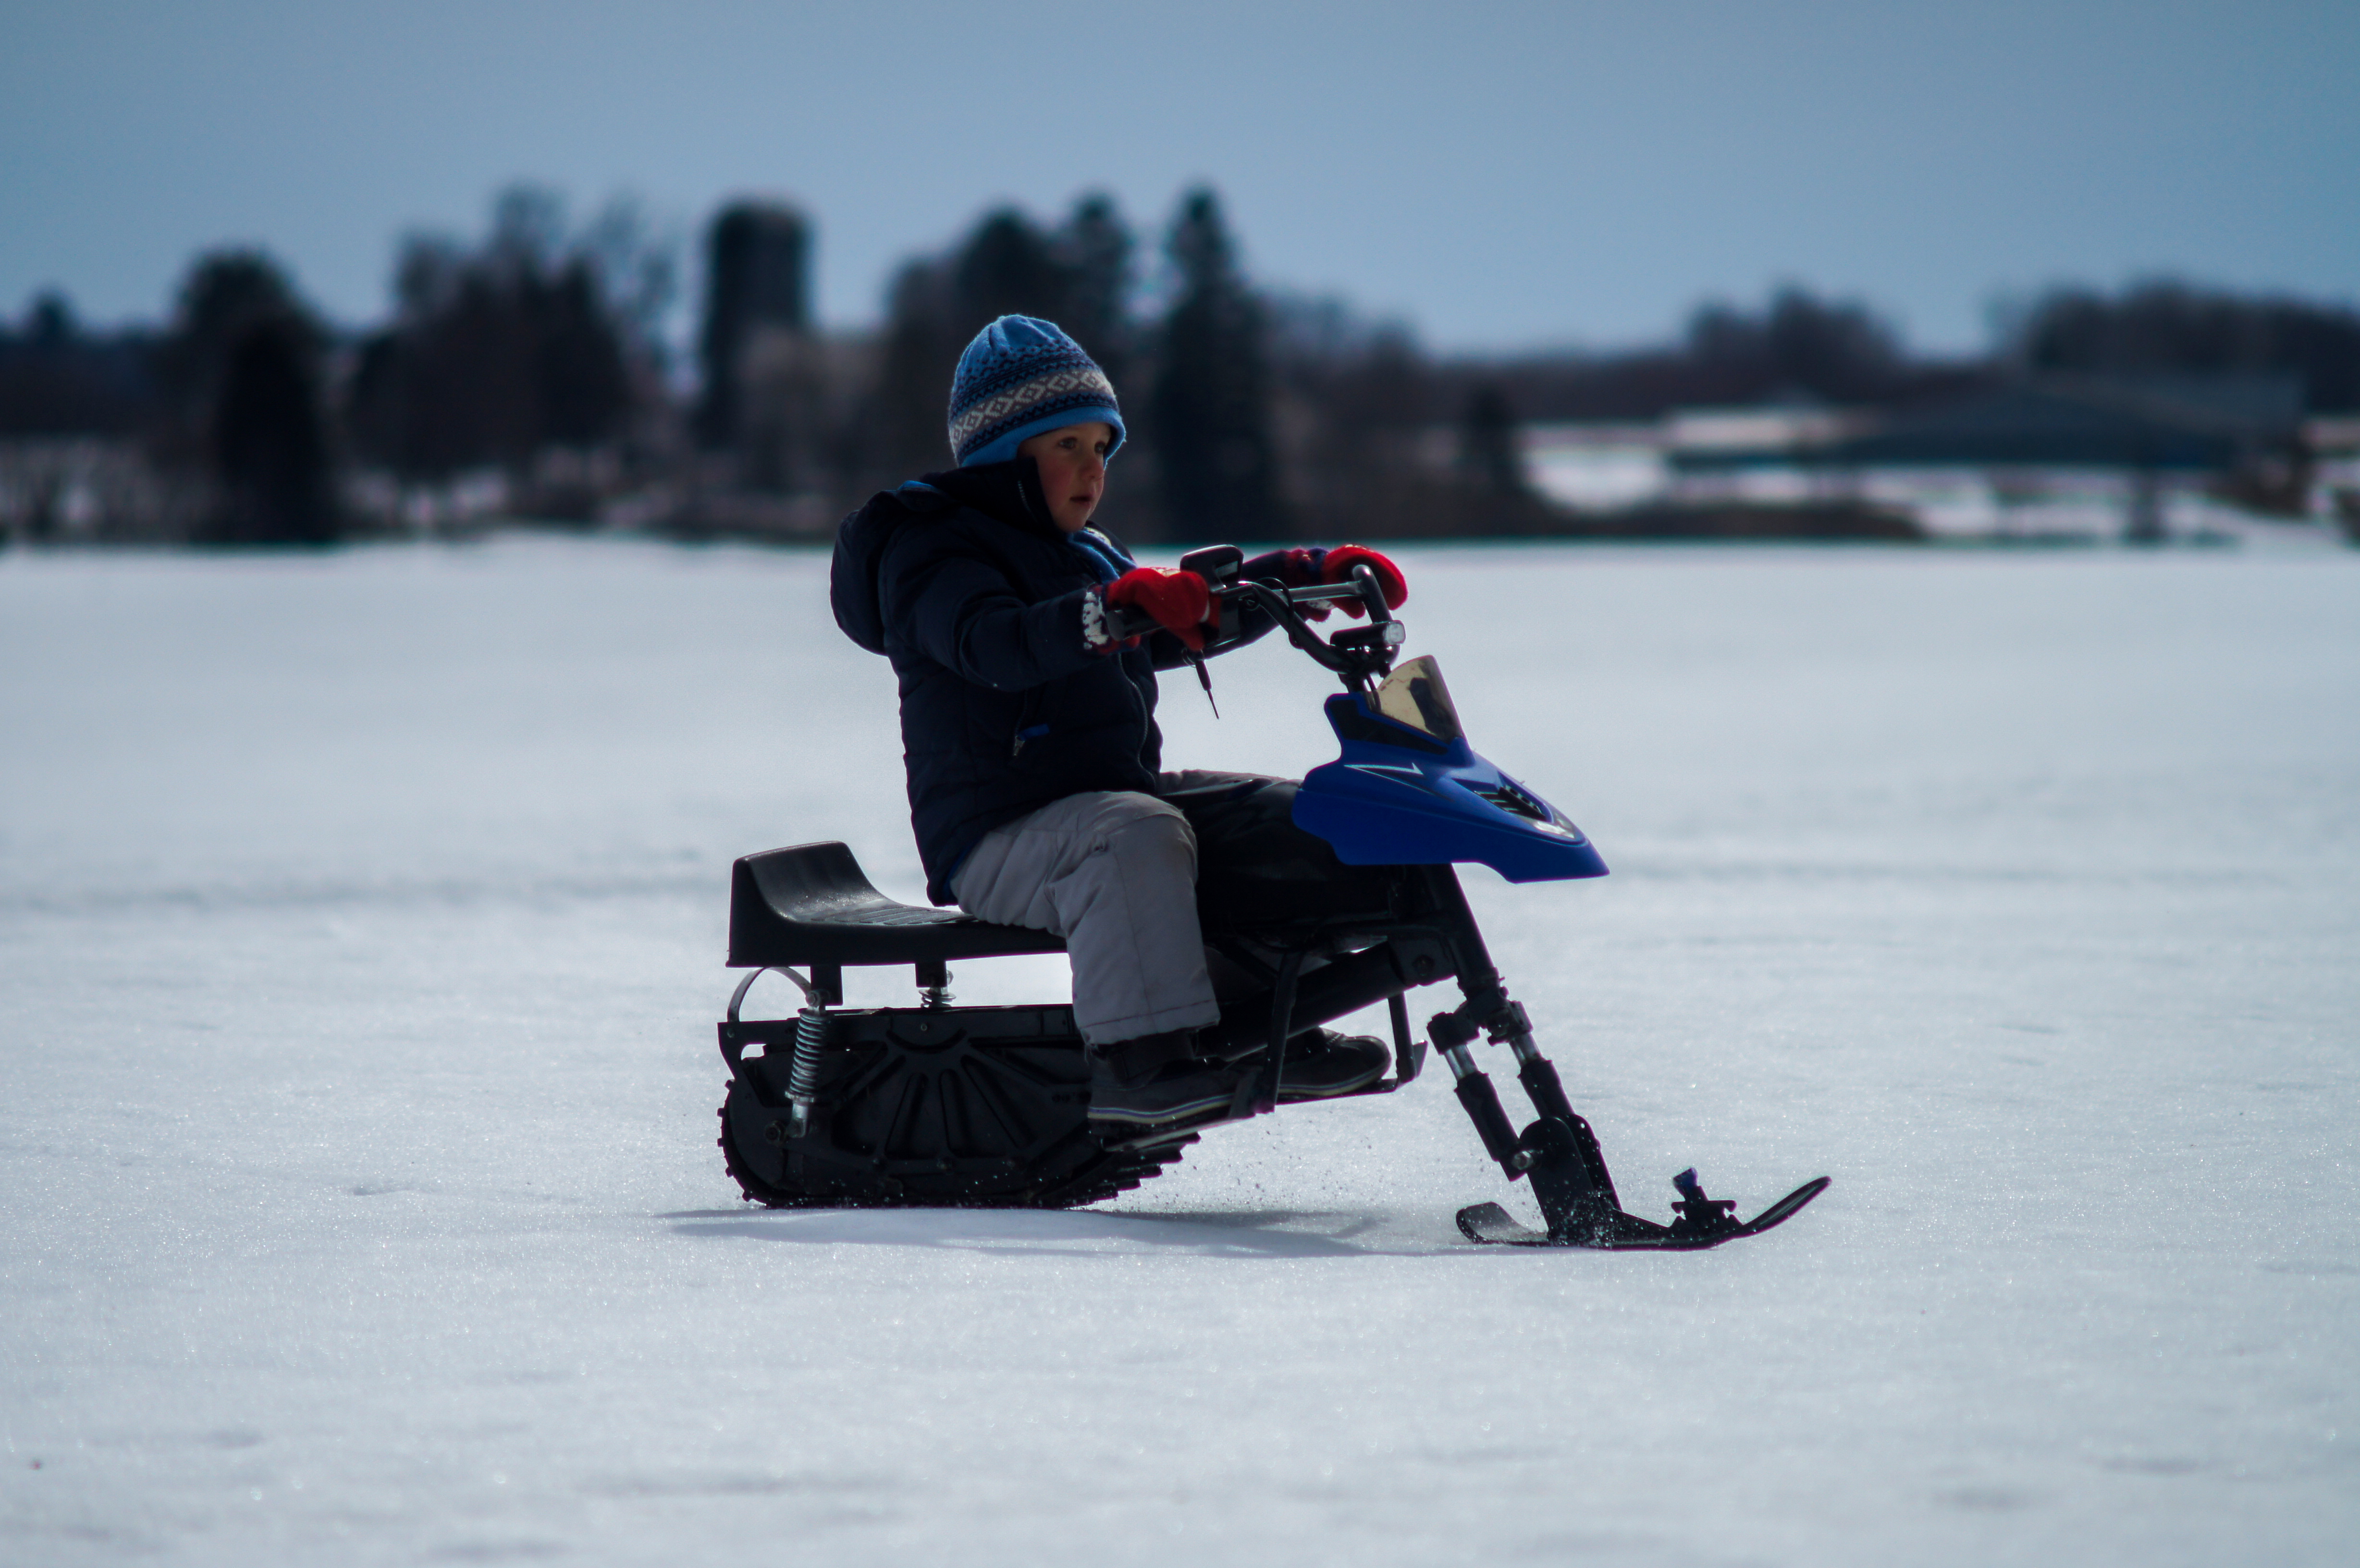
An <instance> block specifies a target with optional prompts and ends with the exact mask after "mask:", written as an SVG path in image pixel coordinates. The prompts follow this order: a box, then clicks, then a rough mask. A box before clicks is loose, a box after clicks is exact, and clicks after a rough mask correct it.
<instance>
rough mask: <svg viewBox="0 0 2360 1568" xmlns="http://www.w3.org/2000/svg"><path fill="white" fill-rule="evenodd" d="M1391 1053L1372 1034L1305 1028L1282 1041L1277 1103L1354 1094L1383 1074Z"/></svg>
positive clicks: (1290, 1103) (1287, 1103)
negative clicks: (1284, 1041) (1283, 1059)
mask: <svg viewBox="0 0 2360 1568" xmlns="http://www.w3.org/2000/svg"><path fill="white" fill-rule="evenodd" d="M1391 1062H1393V1052H1392V1051H1388V1050H1387V1049H1385V1042H1384V1041H1383V1040H1379V1039H1377V1038H1376V1037H1375V1036H1374V1035H1366V1034H1338V1033H1337V1032H1336V1031H1335V1030H1334V1029H1305V1030H1304V1031H1303V1032H1302V1033H1301V1034H1299V1035H1296V1036H1295V1038H1293V1039H1292V1040H1288V1041H1287V1042H1286V1060H1285V1061H1284V1062H1282V1063H1280V1065H1279V1069H1278V1103H1279V1104H1280V1105H1294V1104H1295V1103H1297V1102H1298V1101H1303V1100H1332V1099H1335V1098H1337V1097H1338V1095H1342V1094H1359V1093H1360V1091H1361V1090H1363V1089H1366V1088H1367V1087H1369V1085H1371V1083H1375V1082H1376V1081H1377V1080H1378V1079H1380V1078H1382V1077H1383V1076H1384V1075H1385V1068H1386V1067H1387V1066H1388V1065H1389V1064H1390V1063H1391Z"/></svg>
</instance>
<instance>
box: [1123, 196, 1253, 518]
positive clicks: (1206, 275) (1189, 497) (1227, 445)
mask: <svg viewBox="0 0 2360 1568" xmlns="http://www.w3.org/2000/svg"><path fill="white" fill-rule="evenodd" d="M1165 248H1166V254H1167V256H1168V257H1169V259H1170V263H1171V267H1172V270H1173V274H1174V278H1175V284H1176V288H1175V295H1174V299H1173V302H1172V307H1171V310H1170V311H1169V312H1168V313H1167V314H1166V315H1165V316H1164V321H1163V325H1162V330H1161V332H1159V333H1158V334H1157V335H1158V344H1157V348H1158V354H1157V359H1158V364H1157V366H1156V373H1155V379H1154V385H1153V389H1152V391H1151V394H1150V397H1149V412H1150V416H1151V419H1150V423H1151V426H1152V429H1153V437H1154V442H1155V450H1156V457H1157V463H1158V468H1159V471H1160V477H1161V487H1162V491H1163V501H1164V531H1165V533H1166V534H1167V536H1168V537H1171V538H1174V539H1217V538H1218V539H1272V538H1276V537H1279V536H1280V535H1281V534H1282V533H1283V531H1284V528H1283V520H1282V517H1281V512H1280V507H1279V504H1278V494H1277V483H1276V474H1275V473H1274V472H1273V470H1274V467H1275V464H1274V463H1273V456H1272V442H1271V430H1270V375H1269V367H1268V357H1267V346H1266V343H1265V341H1264V340H1265V334H1266V324H1265V321H1264V315H1263V310H1262V302H1261V301H1260V300H1259V299H1256V298H1255V297H1254V295H1253V293H1252V291H1251V289H1248V288H1247V286H1246V283H1245V280H1244V278H1242V277H1241V276H1240V272H1239V268H1238V261H1237V253H1236V246H1235V245H1234V244H1233V243H1232V242H1231V240H1230V238H1229V230H1228V227H1227V225H1226V224H1225V223H1223V221H1222V217H1221V209H1220V202H1219V200H1218V198H1217V197H1216V196H1215V195H1214V194H1213V192H1212V191H1210V190H1208V189H1204V188H1199V189H1197V190H1195V191H1190V192H1188V194H1187V195H1185V196H1184V197H1183V198H1182V199H1181V202H1180V209H1179V212H1178V214H1177V216H1176V217H1175V220H1174V222H1173V225H1172V232H1171V236H1170V238H1169V240H1168V241H1167V242H1166V247H1165Z"/></svg>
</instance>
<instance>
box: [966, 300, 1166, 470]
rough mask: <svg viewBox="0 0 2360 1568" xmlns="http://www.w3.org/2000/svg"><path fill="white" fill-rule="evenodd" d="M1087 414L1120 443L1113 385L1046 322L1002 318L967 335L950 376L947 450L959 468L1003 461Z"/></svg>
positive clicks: (1110, 451) (1079, 349) (1111, 450)
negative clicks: (970, 338) (1108, 427)
mask: <svg viewBox="0 0 2360 1568" xmlns="http://www.w3.org/2000/svg"><path fill="white" fill-rule="evenodd" d="M1092 419H1103V420H1105V421H1106V422H1107V423H1108V424H1109V425H1112V426H1113V427H1114V445H1113V446H1110V447H1109V448H1107V455H1108V456H1109V457H1112V456H1113V455H1114V454H1115V452H1116V451H1117V450H1118V449H1120V447H1121V445H1122V435H1123V431H1122V413H1121V411H1120V409H1119V408H1116V407H1115V400H1114V384H1113V383H1112V382H1110V381H1109V380H1108V379H1107V377H1106V372H1105V371H1103V370H1100V369H1099V368H1098V364H1097V362H1096V361H1094V360H1092V359H1091V358H1090V356H1089V355H1088V354H1084V353H1083V352H1082V345H1081V344H1079V343H1076V342H1075V341H1074V340H1073V339H1071V338H1069V337H1067V336H1066V335H1065V330H1064V329H1063V328H1061V327H1059V326H1058V325H1057V323H1055V322H1054V321H1041V320H1039V319H1038V318H1036V317H1032V316H1002V317H1000V320H998V321H994V322H992V323H991V325H989V326H988V327H986V328H984V329H983V331H981V332H978V333H976V334H975V341H974V342H973V343H969V344H967V352H966V353H965V354H960V355H959V362H958V374H957V375H956V376H953V377H951V456H952V457H953V459H955V460H956V463H958V466H960V467H961V468H971V467H973V466H974V465H975V464H977V463H1005V462H1007V461H1008V460H1009V459H1010V458H1011V457H1014V456H1015V455H1016V448H1017V447H1018V445H1019V444H1021V443H1022V442H1023V441H1027V440H1029V439H1031V438H1032V437H1033V436H1037V435H1039V434H1040V433H1041V432H1042V431H1043V430H1063V429H1064V428H1065V426H1067V425H1078V424H1083V423H1086V422H1087V421H1089V420H1092Z"/></svg>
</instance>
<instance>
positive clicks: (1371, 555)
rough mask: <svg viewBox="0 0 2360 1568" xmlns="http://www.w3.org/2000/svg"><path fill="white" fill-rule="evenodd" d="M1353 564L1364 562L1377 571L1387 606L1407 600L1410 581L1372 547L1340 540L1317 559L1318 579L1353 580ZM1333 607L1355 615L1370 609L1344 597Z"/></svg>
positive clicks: (1395, 606) (1390, 606)
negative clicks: (1325, 556)
mask: <svg viewBox="0 0 2360 1568" xmlns="http://www.w3.org/2000/svg"><path fill="white" fill-rule="evenodd" d="M1356 566H1365V567H1367V568H1368V569H1369V570H1370V571H1371V572H1375V573H1376V574H1377V586H1378V588H1379V589H1381V590H1382V592H1383V593H1384V596H1385V608H1386V609H1388V610H1398V609H1400V608H1401V607H1402V606H1403V605H1404V604H1407V603H1409V581H1408V579H1406V578H1404V576H1402V571H1401V568H1400V567H1398V566H1395V565H1394V564H1393V562H1392V561H1387V560H1386V559H1385V558H1384V557H1383V556H1382V555H1379V554H1378V553H1377V552H1376V551H1375V550H1367V549H1364V548H1362V547H1361V546H1360V545H1357V544H1339V545H1338V546H1337V547H1336V548H1335V549H1333V550H1329V551H1328V552H1327V559H1326V560H1325V561H1321V562H1320V563H1319V577H1320V581H1322V582H1324V583H1349V582H1350V581H1351V580H1352V568H1354V567H1356ZM1336 607H1337V608H1338V609H1339V610H1341V611H1343V612H1344V613H1345V614H1346V615H1350V616H1352V617H1354V618H1355V619H1358V618H1359V617H1360V616H1362V615H1367V614H1368V613H1369V612H1368V611H1367V609H1366V608H1364V607H1363V606H1362V605H1360V604H1359V603H1357V602H1356V601H1353V600H1350V599H1347V600H1345V601H1343V602H1342V603H1341V604H1338V605H1337V606H1336Z"/></svg>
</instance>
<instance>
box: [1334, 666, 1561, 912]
mask: <svg viewBox="0 0 2360 1568" xmlns="http://www.w3.org/2000/svg"><path fill="white" fill-rule="evenodd" d="M1327 724H1328V727H1330V728H1331V729H1333V730H1334V731H1335V732H1336V739H1337V740H1338V743H1340V744H1341V746H1342V747H1343V752H1344V755H1343V756H1342V757H1340V758H1339V759H1338V760H1337V761H1334V762H1331V763H1328V764H1327V765H1326V766H1325V767H1321V768H1313V769H1312V770H1311V771H1310V772H1309V773H1308V774H1306V775H1305V777H1304V779H1303V788H1302V789H1300V790H1299V791H1298V792H1297V793H1296V795H1295V826H1297V827H1299V828H1302V829H1303V830H1304V831H1305V832H1306V833H1317V834H1318V835H1319V836H1320V837H1321V838H1324V839H1326V840H1327V842H1328V843H1329V844H1332V845H1333V846H1334V847H1335V850H1336V857H1337V858H1338V860H1341V861H1343V862H1344V863H1345V864H1346V865H1348V866H1443V865H1448V864H1453V863H1456V862H1461V861H1470V860H1471V861H1476V862H1479V863H1480V864H1481V865H1484V866H1490V867H1491V869H1492V870H1494V871H1496V872H1498V873H1499V874H1500V875H1501V876H1502V877H1506V878H1507V879H1508V880H1509V881H1511V882H1553V881H1565V880H1569V879H1571V878H1574V877H1603V876H1605V875H1606V862H1605V861H1604V860H1603V859H1601V858H1600V856H1599V854H1598V850H1597V847H1596V846H1595V845H1593V844H1591V843H1590V840H1589V839H1588V838H1586V837H1585V836H1583V834H1582V832H1581V830H1580V829H1579V828H1578V827H1576V826H1574V825H1573V823H1572V822H1571V821H1570V820H1569V819H1568V817H1567V816H1566V814H1565V813H1564V812H1563V811H1558V810H1557V808H1556V807H1555V806H1552V805H1550V804H1549V803H1548V802H1547V801H1546V800H1542V799H1541V798H1540V797H1539V796H1538V795H1536V794H1535V793H1534V792H1533V791H1532V790H1530V789H1526V788H1525V787H1524V785H1522V784H1520V783H1518V782H1517V781H1516V780H1515V779H1511V778H1509V777H1508V775H1506V774H1505V773H1502V772H1501V771H1500V769H1499V768H1498V767H1497V766H1496V765H1494V764H1493V763H1491V761H1490V760H1488V759H1487V758H1485V757H1480V756H1478V755H1477V754H1476V753H1475V751H1474V749H1473V748H1472V747H1470V746H1469V745H1468V744H1467V737H1466V736H1465V735H1463V734H1461V733H1460V732H1459V713H1458V710H1457V709H1456V708H1454V707H1453V706H1452V705H1451V702H1450V693H1449V691H1448V689H1447V688H1445V687H1444V686H1443V684H1442V672H1441V670H1438V669H1437V668H1436V666H1435V662H1434V660H1433V659H1412V660H1410V661H1409V662H1408V663H1406V664H1404V665H1403V666H1402V667H1401V668H1400V669H1399V670H1395V671H1394V672H1393V675H1392V677H1391V678H1389V679H1388V680H1387V681H1385V682H1384V684H1383V685H1382V686H1381V687H1380V688H1379V689H1378V691H1377V692H1376V696H1375V699H1374V700H1373V701H1371V699H1370V698H1368V697H1364V696H1361V695H1360V694H1359V693H1357V692H1344V693H1339V694H1338V695H1336V696H1333V697H1330V698H1328V699H1327Z"/></svg>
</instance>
